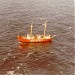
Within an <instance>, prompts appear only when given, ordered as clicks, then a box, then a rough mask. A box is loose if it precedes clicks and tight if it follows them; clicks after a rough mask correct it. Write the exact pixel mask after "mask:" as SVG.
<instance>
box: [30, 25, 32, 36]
mask: <svg viewBox="0 0 75 75" xmlns="http://www.w3.org/2000/svg"><path fill="white" fill-rule="evenodd" d="M32 27H33V24H31V32H30V34H31V35H32Z"/></svg>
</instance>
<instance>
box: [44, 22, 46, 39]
mask: <svg viewBox="0 0 75 75" xmlns="http://www.w3.org/2000/svg"><path fill="white" fill-rule="evenodd" d="M45 36H46V22H45V24H44V38H45Z"/></svg>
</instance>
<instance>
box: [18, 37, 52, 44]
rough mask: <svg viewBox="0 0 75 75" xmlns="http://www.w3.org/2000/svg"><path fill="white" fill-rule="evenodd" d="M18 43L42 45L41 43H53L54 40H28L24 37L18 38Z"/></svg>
mask: <svg viewBox="0 0 75 75" xmlns="http://www.w3.org/2000/svg"><path fill="white" fill-rule="evenodd" d="M17 38H18V41H19V42H22V43H41V42H49V41H52V38H47V39H46V38H42V39H27V38H25V37H22V36H17Z"/></svg>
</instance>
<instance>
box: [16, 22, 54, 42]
mask: <svg viewBox="0 0 75 75" xmlns="http://www.w3.org/2000/svg"><path fill="white" fill-rule="evenodd" d="M32 28H33V24H31V32H30V34H27V35H26V36H20V35H19V34H18V36H17V38H18V41H19V42H22V43H42V42H50V41H52V38H53V37H51V35H46V34H45V32H46V22H45V24H44V34H43V35H40V34H37V35H33V34H32Z"/></svg>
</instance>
